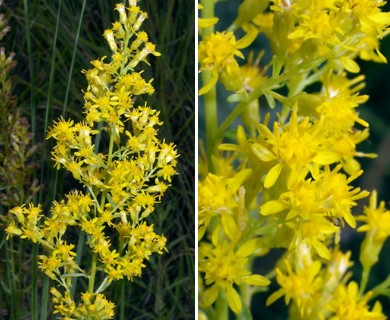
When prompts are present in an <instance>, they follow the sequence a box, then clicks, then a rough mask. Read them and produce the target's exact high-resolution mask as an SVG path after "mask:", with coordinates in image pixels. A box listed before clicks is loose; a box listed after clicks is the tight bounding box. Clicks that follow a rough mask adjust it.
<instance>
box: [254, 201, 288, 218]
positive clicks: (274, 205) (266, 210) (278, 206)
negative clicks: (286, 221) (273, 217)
mask: <svg viewBox="0 0 390 320" xmlns="http://www.w3.org/2000/svg"><path fill="white" fill-rule="evenodd" d="M286 208H287V207H286V205H285V204H283V203H281V202H280V201H278V200H271V201H268V202H267V203H264V204H263V205H262V206H261V207H260V213H261V214H262V215H263V216H269V215H270V214H275V213H278V212H280V211H283V210H285V209H286Z"/></svg>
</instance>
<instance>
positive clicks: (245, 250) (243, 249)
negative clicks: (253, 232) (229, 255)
mask: <svg viewBox="0 0 390 320" xmlns="http://www.w3.org/2000/svg"><path fill="white" fill-rule="evenodd" d="M258 247H259V240H258V239H251V240H249V241H247V242H245V243H244V244H243V245H242V246H240V248H239V249H238V250H237V253H236V255H237V256H239V257H248V256H250V255H251V254H252V253H253V252H255V250H256V249H257V248H258Z"/></svg>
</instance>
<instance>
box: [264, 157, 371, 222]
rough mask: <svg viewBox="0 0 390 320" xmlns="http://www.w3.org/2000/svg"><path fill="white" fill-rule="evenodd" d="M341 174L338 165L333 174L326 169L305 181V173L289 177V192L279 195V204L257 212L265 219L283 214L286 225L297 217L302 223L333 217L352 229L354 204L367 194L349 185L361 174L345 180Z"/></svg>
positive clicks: (267, 204)
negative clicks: (302, 220) (344, 222)
mask: <svg viewBox="0 0 390 320" xmlns="http://www.w3.org/2000/svg"><path fill="white" fill-rule="evenodd" d="M340 170H341V165H338V166H337V167H336V168H335V169H333V170H330V169H329V168H325V170H324V171H323V172H321V173H319V174H318V175H317V176H315V177H314V178H313V179H306V180H304V177H305V176H306V174H307V171H301V172H300V173H299V172H298V173H295V172H294V173H292V176H291V177H290V179H289V181H288V183H287V187H288V191H286V192H283V193H281V194H280V196H279V199H278V200H270V201H268V202H266V203H264V204H263V205H262V206H261V208H260V212H261V214H263V215H266V216H267V215H270V214H275V213H279V212H282V211H285V212H286V213H287V215H286V216H285V219H286V220H287V221H288V220H291V219H294V218H296V217H300V218H301V219H304V220H307V219H309V220H311V219H316V218H317V217H322V218H324V217H336V218H339V219H344V220H345V221H346V222H347V223H348V224H349V225H350V226H351V227H353V228H354V227H355V226H356V221H355V218H354V217H353V215H352V213H351V208H352V207H353V206H355V205H356V202H355V201H356V200H359V199H362V198H364V197H366V196H368V194H369V193H368V192H367V191H361V190H360V188H354V187H352V186H350V185H349V184H350V183H351V182H352V181H353V180H355V179H356V178H357V177H358V176H360V175H361V174H362V171H360V172H357V173H356V174H355V175H353V176H351V177H349V178H348V177H347V176H346V175H344V174H342V173H339V171H340Z"/></svg>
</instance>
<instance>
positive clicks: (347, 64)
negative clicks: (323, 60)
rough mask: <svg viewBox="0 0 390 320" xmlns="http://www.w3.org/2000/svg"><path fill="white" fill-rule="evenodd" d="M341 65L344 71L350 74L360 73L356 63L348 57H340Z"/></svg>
mask: <svg viewBox="0 0 390 320" xmlns="http://www.w3.org/2000/svg"><path fill="white" fill-rule="evenodd" d="M341 63H342V64H343V67H344V68H345V70H347V71H349V72H351V73H358V72H359V71H360V67H359V65H358V64H357V63H356V61H354V60H352V59H351V58H349V57H341Z"/></svg>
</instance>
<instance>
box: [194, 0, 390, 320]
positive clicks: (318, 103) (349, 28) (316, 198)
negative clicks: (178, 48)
mask: <svg viewBox="0 0 390 320" xmlns="http://www.w3.org/2000/svg"><path fill="white" fill-rule="evenodd" d="M216 4H217V5H220V6H224V5H226V3H225V2H223V1H221V3H219V1H214V0H203V1H201V3H199V16H200V19H199V36H200V39H199V46H198V59H199V70H200V72H201V75H200V80H201V81H200V85H199V87H200V90H199V95H200V96H201V97H200V99H201V101H202V105H203V106H204V114H205V129H206V135H205V144H204V147H202V145H201V152H200V156H199V157H200V159H199V186H198V188H199V189H198V193H199V202H198V204H199V217H198V239H199V244H198V245H199V252H198V260H199V317H200V319H229V313H230V314H234V316H235V318H237V319H251V318H252V314H251V305H252V306H256V305H266V306H267V307H270V306H272V305H273V304H274V303H275V302H276V301H277V300H279V299H283V300H284V303H283V304H284V305H285V307H286V309H287V310H288V318H289V319H293V320H298V319H299V320H303V319H305V320H308V319H312V320H315V319H332V320H336V319H340V320H341V319H348V320H352V319H386V318H387V317H386V315H385V314H384V312H383V311H382V306H381V303H380V302H379V300H378V297H379V296H388V294H389V290H390V280H389V279H390V277H388V278H386V279H382V282H381V283H380V284H378V285H376V286H375V287H371V288H369V287H368V285H367V284H368V279H369V278H370V274H371V270H372V268H373V266H375V265H376V263H377V262H378V260H379V254H380V252H381V249H382V247H383V245H384V242H385V240H386V239H387V238H388V237H389V235H390V231H389V219H390V212H389V210H387V209H386V207H385V204H384V202H379V204H378V200H377V193H376V192H375V191H371V192H370V191H367V190H362V189H361V188H360V187H358V186H357V184H356V179H358V178H359V177H360V176H361V175H362V174H363V170H362V168H361V165H360V163H359V161H358V159H359V158H360V157H367V158H374V157H375V156H376V155H375V154H372V153H364V152H361V151H359V148H358V146H357V145H358V144H360V143H361V142H363V141H365V140H366V139H367V138H368V136H369V123H368V122H367V121H366V120H364V119H363V117H361V116H360V115H359V111H358V107H359V106H360V105H362V104H364V103H365V102H366V101H367V100H368V96H367V95H364V94H361V93H360V92H361V91H362V90H363V88H364V86H365V84H364V82H363V81H364V75H362V74H360V75H359V72H360V66H359V61H361V60H367V61H374V62H378V63H386V61H387V59H386V57H385V56H384V55H383V54H382V53H381V51H380V40H381V39H382V38H383V37H384V36H386V35H387V34H388V33H389V25H390V13H388V12H383V11H382V7H383V6H384V5H385V1H374V0H364V1H357V0H356V1H355V0H351V1H350V0H345V1H336V0H331V1H314V0H309V1H303V0H271V1H258V0H243V1H241V4H240V6H239V8H238V10H237V13H236V19H235V20H234V21H232V23H231V25H230V26H229V27H227V28H226V29H225V30H221V29H218V27H219V24H220V22H221V21H220V20H223V18H221V17H219V16H218V15H217V14H215V5H216ZM224 22H226V21H224ZM217 30H218V31H217ZM264 39H266V41H264ZM254 43H256V44H257V45H256V46H255V45H254ZM258 43H261V44H262V46H263V47H262V48H260V49H258V47H259V46H258ZM254 48H256V50H257V52H254V50H255V49H254ZM223 92H227V97H226V99H225V100H224V99H223ZM221 96H222V98H221ZM231 104H235V107H234V108H233V109H231V111H230V113H228V112H227V110H228V106H229V105H231ZM226 113H227V115H226ZM221 114H225V115H226V116H225V118H224V119H222V121H221V120H220V119H221ZM218 117H219V118H218ZM237 123H239V124H238V125H237ZM363 198H369V204H368V205H367V206H366V207H365V209H364V210H363V212H354V208H356V206H357V204H358V201H359V200H361V199H363ZM347 229H353V230H354V231H357V232H361V233H363V234H364V240H363V242H362V244H361V248H360V256H359V261H352V258H351V252H350V251H347V252H343V250H341V249H340V238H341V239H342V238H343V236H344V234H345V231H346V230H347ZM275 249H279V251H278V252H280V251H281V252H282V254H281V255H280V257H279V258H278V259H274V258H273V257H275V254H274V253H275ZM259 257H261V259H257V258H259ZM267 258H268V260H267ZM256 261H257V262H258V261H262V262H264V261H267V264H269V263H270V262H271V263H272V268H269V269H267V268H258V266H257V267H256V265H255V264H254V262H256ZM353 264H355V265H356V264H360V265H361V269H362V274H361V277H359V276H357V277H356V275H353V273H352V269H351V266H352V265H353ZM259 270H262V271H263V273H262V274H261V272H259ZM271 283H272V288H275V286H274V285H277V289H271V288H270V285H271ZM259 292H263V293H264V292H266V296H267V297H268V298H266V299H264V300H266V301H263V300H259V299H258V297H259V295H258V296H256V297H254V295H255V294H256V293H259ZM261 296H262V297H264V294H261ZM279 305H280V304H279ZM229 310H230V311H229Z"/></svg>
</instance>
